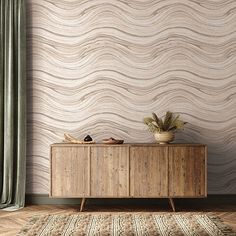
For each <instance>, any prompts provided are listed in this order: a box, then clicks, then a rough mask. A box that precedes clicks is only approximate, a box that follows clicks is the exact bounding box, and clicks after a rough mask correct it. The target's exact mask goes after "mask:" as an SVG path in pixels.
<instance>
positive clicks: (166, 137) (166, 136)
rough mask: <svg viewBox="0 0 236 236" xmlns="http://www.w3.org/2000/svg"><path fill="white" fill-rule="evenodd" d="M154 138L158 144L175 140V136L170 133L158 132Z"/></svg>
mask: <svg viewBox="0 0 236 236" xmlns="http://www.w3.org/2000/svg"><path fill="white" fill-rule="evenodd" d="M154 137H155V139H156V141H157V142H158V143H159V144H167V143H170V142H172V141H173V140H174V139H175V134H174V133H172V132H168V131H166V132H160V133H157V132H156V133H154Z"/></svg>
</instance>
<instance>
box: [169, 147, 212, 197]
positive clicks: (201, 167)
mask: <svg viewBox="0 0 236 236" xmlns="http://www.w3.org/2000/svg"><path fill="white" fill-rule="evenodd" d="M206 195H207V192H206V152H205V147H194V146H192V147H169V196H170V197H204V196H206Z"/></svg>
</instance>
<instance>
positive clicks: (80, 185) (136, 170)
mask: <svg viewBox="0 0 236 236" xmlns="http://www.w3.org/2000/svg"><path fill="white" fill-rule="evenodd" d="M50 160H51V161H50V162H51V168H50V169H51V171H50V172H51V173H50V174H51V178H50V196H51V197H53V198H82V202H81V208H80V210H82V209H83V205H84V202H85V198H169V200H170V203H171V206H172V209H173V210H174V211H175V206H174V201H173V198H198V197H206V196H207V147H206V146H205V145H202V144H167V145H158V144H121V145H107V144H85V145H84V144H65V143H58V144H52V145H51V157H50Z"/></svg>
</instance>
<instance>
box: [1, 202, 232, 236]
mask: <svg viewBox="0 0 236 236" xmlns="http://www.w3.org/2000/svg"><path fill="white" fill-rule="evenodd" d="M89 201H90V200H89ZM79 207H80V206H79V205H76V206H75V205H28V206H26V207H25V208H24V209H21V210H19V211H14V212H6V211H2V210H1V211H0V235H1V236H10V235H12V236H13V235H16V234H17V233H18V231H19V230H20V229H21V228H22V227H23V226H24V225H25V224H26V222H27V221H28V219H29V218H30V217H32V216H34V215H45V214H69V213H79ZM176 207H177V211H178V212H176V213H174V214H178V213H181V212H182V213H184V212H193V213H198V212H200V213H210V214H215V215H217V216H219V217H220V218H221V219H222V220H223V222H224V223H225V224H227V225H229V226H230V227H231V228H233V229H234V230H235V231H236V205H233V204H219V203H214V202H213V203H212V204H209V203H208V204H206V203H201V204H200V203H197V204H192V203H191V202H188V201H184V200H181V201H179V202H178V201H177V204H176ZM95 212H100V213H103V212H157V213H160V214H161V213H171V212H172V211H171V207H170V206H169V205H168V201H165V202H164V201H163V200H162V204H154V205H148V204H147V202H146V204H142V205H140V204H139V205H138V204H137V203H135V204H130V202H129V201H128V204H127V202H126V203H125V202H124V204H119V205H118V206H117V205H116V206H115V205H112V204H109V201H108V204H107V203H104V204H101V203H100V204H97V205H95V204H92V202H88V203H86V205H85V208H84V212H82V213H79V214H87V213H95Z"/></svg>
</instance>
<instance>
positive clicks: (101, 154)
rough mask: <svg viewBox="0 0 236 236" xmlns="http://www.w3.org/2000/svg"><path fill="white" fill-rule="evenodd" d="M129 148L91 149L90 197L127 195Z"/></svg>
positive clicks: (107, 147)
mask: <svg viewBox="0 0 236 236" xmlns="http://www.w3.org/2000/svg"><path fill="white" fill-rule="evenodd" d="M128 165H129V148H127V147H123V146H122V147H121V146H114V145H113V146H106V147H96V148H95V147H91V196H93V197H94V196H95V197H96V196H97V197H99V196H106V197H127V196H128V195H129V186H128V185H129V170H128Z"/></svg>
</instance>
